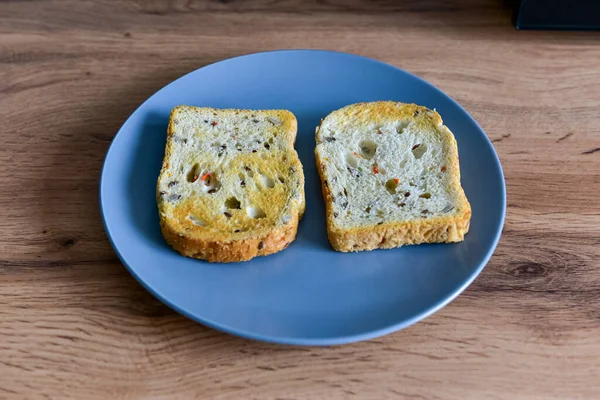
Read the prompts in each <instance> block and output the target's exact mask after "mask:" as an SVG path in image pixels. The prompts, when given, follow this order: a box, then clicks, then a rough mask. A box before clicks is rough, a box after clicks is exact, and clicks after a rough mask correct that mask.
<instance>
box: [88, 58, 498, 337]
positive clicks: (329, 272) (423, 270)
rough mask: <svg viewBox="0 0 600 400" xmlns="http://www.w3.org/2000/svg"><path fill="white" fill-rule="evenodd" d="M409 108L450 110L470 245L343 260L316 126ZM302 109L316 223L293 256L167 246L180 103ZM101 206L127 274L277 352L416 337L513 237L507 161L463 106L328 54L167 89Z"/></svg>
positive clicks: (405, 79) (301, 148)
mask: <svg viewBox="0 0 600 400" xmlns="http://www.w3.org/2000/svg"><path fill="white" fill-rule="evenodd" d="M374 100H397V101H402V102H414V103H417V104H420V105H424V106H427V107H429V108H435V109H437V110H438V111H439V112H440V114H441V115H442V118H443V119H444V122H445V123H446V125H447V126H448V127H449V128H450V129H451V130H452V132H454V134H455V136H456V140H457V141H458V147H459V152H460V167H461V173H462V183H463V186H464V189H465V191H466V194H467V197H468V199H469V201H470V202H471V206H472V210H473V216H472V219H471V228H470V232H469V233H468V234H467V236H466V240H465V241H464V242H462V243H457V244H432V245H421V246H406V247H403V248H400V249H393V250H375V251H370V252H361V253H354V254H344V253H338V252H335V251H333V250H332V248H331V247H330V246H329V243H328V241H327V235H326V231H325V211H324V205H323V199H322V197H321V189H320V182H319V178H318V175H317V171H316V168H315V158H314V153H313V150H314V147H315V139H314V133H315V127H316V126H317V124H318V123H319V120H320V119H321V118H323V117H325V116H326V115H327V114H328V113H329V112H331V111H333V110H335V109H338V108H340V107H342V106H345V105H347V104H351V103H356V102H361V101H374ZM179 104H186V105H196V106H210V107H219V108H229V107H233V108H251V109H268V108H284V109H288V110H291V111H292V112H293V113H294V114H295V115H296V117H297V118H298V138H297V143H296V148H297V150H298V153H299V155H300V159H301V161H302V163H303V164H304V171H305V174H306V215H305V217H304V219H303V220H302V221H301V222H300V226H299V230H298V236H297V239H296V241H294V242H293V243H292V244H291V245H290V246H289V247H288V248H287V249H286V250H284V251H282V252H280V253H277V254H274V255H270V256H268V257H258V258H256V259H254V260H251V261H249V262H245V263H236V264H210V263H207V262H204V261H199V260H194V259H190V258H184V257H182V256H180V255H179V254H177V253H176V252H174V251H172V250H171V249H170V248H169V246H168V245H167V244H166V243H165V242H164V240H163V238H162V236H161V233H160V230H159V223H158V221H159V220H158V213H157V207H156V202H155V185H156V180H157V177H158V173H159V170H160V167H161V162H162V158H163V155H164V147H165V138H166V130H167V122H168V119H169V112H170V110H171V109H172V108H173V107H175V106H177V105H179ZM100 203H101V208H102V214H103V218H104V224H105V227H106V231H107V233H108V236H109V238H110V241H111V243H112V245H113V247H114V248H115V250H116V252H117V254H118V255H119V257H120V259H121V261H122V262H123V264H125V265H126V266H127V268H128V269H129V271H130V272H131V273H132V274H133V276H135V277H136V278H137V280H138V281H139V282H140V283H141V284H142V285H144V286H145V287H146V288H147V289H148V290H149V291H150V292H152V293H153V294H154V295H155V296H156V297H158V298H159V299H160V300H162V301H163V302H164V303H166V304H167V305H169V306H170V307H172V308H173V309H175V310H176V311H178V312H180V313H181V314H183V315H185V316H187V317H189V318H191V319H193V320H195V321H198V322H200V323H202V324H204V325H208V326H210V327H213V328H216V329H219V330H222V331H225V332H229V333H232V334H236V335H240V336H243V337H247V338H251V339H258V340H264V341H270V342H277V343H286V344H300V345H330V344H340V343H348V342H354V341H359V340H365V339H369V338H374V337H377V336H381V335H384V334H387V333H390V332H393V331H396V330H398V329H401V328H404V327H407V326H409V325H411V324H413V323H415V322H417V321H419V320H420V319H422V318H425V317H426V316H428V315H430V314H432V313H433V312H435V311H436V310H439V309H440V308H441V307H443V306H444V305H446V304H447V303H449V302H450V301H451V300H452V299H454V298H455V297H456V296H457V295H458V294H459V293H460V292H462V291H463V290H464V289H465V288H466V287H467V286H468V285H469V284H470V283H471V282H472V281H473V280H474V279H475V277H476V276H477V275H478V274H479V273H480V272H481V270H482V269H483V267H484V266H485V264H486V262H487V261H488V259H489V258H490V256H491V255H492V252H493V251H494V248H495V247H496V244H497V242H498V239H499V238H500V232H501V230H502V225H503V223H504V213H505V206H506V195H505V185H504V177H503V174H502V169H501V167H500V162H499V161H498V157H497V156H496V153H495V151H494V148H493V147H492V144H491V143H490V141H489V140H488V138H487V136H486V135H485V133H484V132H483V131H482V130H481V128H480V127H479V126H478V125H477V123H476V122H475V121H474V120H473V118H471V116H469V114H468V113H467V112H466V111H465V110H464V109H462V108H461V107H460V106H459V105H458V104H457V103H456V102H455V101H453V100H452V99H451V98H450V97H448V96H447V95H445V94H444V93H442V92H441V91H440V90H438V89H436V88H435V87H433V86H431V85H430V84H428V83H427V82H425V81H423V80H421V79H419V78H417V77H415V76H413V75H411V74H409V73H407V72H404V71H402V70H400V69H398V68H395V67H393V66H390V65H387V64H384V63H381V62H378V61H374V60H370V59H367V58H363V57H358V56H354V55H349V54H342V53H333V52H327V51H305V50H297V51H277V52H270V53H261V54H253V55H248V56H243V57H238V58H234V59H230V60H226V61H222V62H219V63H216V64H213V65H209V66H207V67H204V68H201V69H199V70H197V71H194V72H192V73H190V74H188V75H185V76H184V77H182V78H180V79H178V80H176V81H175V82H173V83H171V84H169V85H168V86H166V87H165V88H163V89H161V90H159V91H158V92H157V93H156V94H154V95H153V96H152V97H150V98H149V99H148V100H147V101H146V102H145V103H143V104H142V105H141V106H140V107H139V108H138V109H137V110H136V111H135V112H134V113H133V114H132V115H131V117H129V119H128V120H127V121H126V122H125V124H124V125H123V127H122V128H121V130H120V131H119V133H118V134H117V136H116V137H115V139H114V140H113V142H112V145H111V147H110V149H109V151H108V154H107V156H106V160H105V164H104V168H103V170H102V177H101V182H100Z"/></svg>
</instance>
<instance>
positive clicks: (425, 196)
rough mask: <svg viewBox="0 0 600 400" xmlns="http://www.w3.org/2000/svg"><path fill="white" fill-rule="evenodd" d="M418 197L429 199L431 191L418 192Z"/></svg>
mask: <svg viewBox="0 0 600 400" xmlns="http://www.w3.org/2000/svg"><path fill="white" fill-rule="evenodd" d="M419 197H420V198H422V199H430V198H431V193H423V194H420V195H419Z"/></svg>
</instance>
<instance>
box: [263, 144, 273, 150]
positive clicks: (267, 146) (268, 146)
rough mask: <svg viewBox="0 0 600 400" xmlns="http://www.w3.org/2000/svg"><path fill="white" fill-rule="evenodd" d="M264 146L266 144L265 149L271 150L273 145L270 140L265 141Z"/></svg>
mask: <svg viewBox="0 0 600 400" xmlns="http://www.w3.org/2000/svg"><path fill="white" fill-rule="evenodd" d="M263 146H265V149H267V150H269V149H270V148H271V145H270V144H269V143H268V142H265V143H264V144H263Z"/></svg>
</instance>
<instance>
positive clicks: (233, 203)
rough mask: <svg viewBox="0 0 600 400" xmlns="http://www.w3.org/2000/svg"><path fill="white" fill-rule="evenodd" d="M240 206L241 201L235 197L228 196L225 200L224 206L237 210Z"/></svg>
mask: <svg viewBox="0 0 600 400" xmlns="http://www.w3.org/2000/svg"><path fill="white" fill-rule="evenodd" d="M241 206H242V203H240V201H239V200H238V199H237V198H236V197H228V198H227V200H225V207H227V208H229V209H230V210H239V209H240V208H241Z"/></svg>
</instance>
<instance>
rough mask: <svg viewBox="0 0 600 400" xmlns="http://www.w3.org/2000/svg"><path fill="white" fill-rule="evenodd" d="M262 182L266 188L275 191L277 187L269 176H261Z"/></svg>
mask: <svg viewBox="0 0 600 400" xmlns="http://www.w3.org/2000/svg"><path fill="white" fill-rule="evenodd" d="M260 182H261V183H262V184H263V186H264V187H267V188H269V189H273V188H274V187H275V182H274V181H273V179H271V178H269V177H268V176H265V175H261V176H260Z"/></svg>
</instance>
